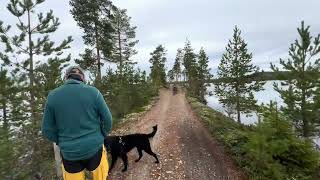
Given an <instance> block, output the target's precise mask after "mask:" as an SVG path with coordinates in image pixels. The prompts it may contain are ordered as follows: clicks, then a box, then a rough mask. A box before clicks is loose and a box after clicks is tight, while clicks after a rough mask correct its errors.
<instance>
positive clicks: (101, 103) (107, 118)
mask: <svg viewBox="0 0 320 180" xmlns="http://www.w3.org/2000/svg"><path fill="white" fill-rule="evenodd" d="M97 106H98V112H99V116H100V120H101V121H102V123H103V124H102V125H103V127H104V131H105V133H106V134H108V133H109V132H110V129H111V127H112V115H111V112H110V110H109V108H108V106H107V104H106V101H105V100H104V98H103V96H102V94H101V93H100V92H99V91H98V99H97Z"/></svg>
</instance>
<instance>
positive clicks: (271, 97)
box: [206, 81, 283, 125]
mask: <svg viewBox="0 0 320 180" xmlns="http://www.w3.org/2000/svg"><path fill="white" fill-rule="evenodd" d="M273 83H277V84H279V83H280V81H267V82H266V84H265V85H264V90H262V91H259V92H256V93H255V94H254V96H255V98H256V99H257V100H258V104H259V105H260V104H261V103H264V104H266V103H269V102H270V101H275V102H277V103H278V104H279V106H280V105H282V104H283V100H282V99H281V97H280V95H279V93H278V92H276V91H275V90H274V89H273ZM208 90H209V91H212V92H213V91H214V85H213V84H211V86H210V87H209V88H208ZM206 100H207V102H208V106H209V107H211V108H213V109H215V110H218V111H220V112H222V113H224V114H226V112H225V110H224V108H223V107H222V104H221V103H220V102H219V98H218V97H217V96H216V95H215V94H214V92H213V95H212V96H206ZM241 122H242V123H243V124H246V125H249V124H254V123H256V122H258V117H257V115H256V114H251V116H250V117H246V115H245V114H241Z"/></svg>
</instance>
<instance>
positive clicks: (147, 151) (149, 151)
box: [144, 146, 159, 164]
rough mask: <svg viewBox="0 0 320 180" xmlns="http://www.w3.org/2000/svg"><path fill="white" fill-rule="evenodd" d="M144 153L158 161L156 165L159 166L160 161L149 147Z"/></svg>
mask: <svg viewBox="0 0 320 180" xmlns="http://www.w3.org/2000/svg"><path fill="white" fill-rule="evenodd" d="M144 151H145V152H146V153H148V154H150V155H151V156H153V157H154V158H155V159H156V161H155V163H157V164H158V163H159V159H158V157H157V155H156V154H155V153H154V152H152V150H151V147H150V146H147V147H146V149H144Z"/></svg>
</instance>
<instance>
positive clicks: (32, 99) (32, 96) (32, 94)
mask: <svg viewBox="0 0 320 180" xmlns="http://www.w3.org/2000/svg"><path fill="white" fill-rule="evenodd" d="M27 13H28V38H29V64H30V69H29V78H30V85H29V92H30V106H31V123H32V127H33V129H32V130H31V131H33V132H32V135H33V137H31V138H32V139H33V140H34V141H36V138H37V136H38V128H37V114H36V107H35V106H36V104H35V90H34V73H33V70H34V69H33V52H32V50H33V47H32V38H31V36H32V32H31V19H30V10H28V11H27ZM32 146H33V153H32V161H33V166H32V167H33V169H32V172H33V174H34V175H35V174H36V173H38V171H39V166H38V163H36V162H34V161H35V160H36V159H37V158H39V157H37V152H38V145H37V143H33V145H32Z"/></svg>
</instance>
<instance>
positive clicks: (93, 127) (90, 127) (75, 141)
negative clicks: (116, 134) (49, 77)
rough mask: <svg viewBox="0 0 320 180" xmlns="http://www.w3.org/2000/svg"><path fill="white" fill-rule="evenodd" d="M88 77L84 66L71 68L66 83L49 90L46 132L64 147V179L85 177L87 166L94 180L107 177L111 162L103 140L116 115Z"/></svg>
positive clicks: (74, 179)
mask: <svg viewBox="0 0 320 180" xmlns="http://www.w3.org/2000/svg"><path fill="white" fill-rule="evenodd" d="M84 79H85V78H84V71H83V70H82V69H81V68H80V67H78V66H73V67H70V68H69V69H68V70H67V71H66V75H65V83H64V84H63V85H62V86H60V87H58V88H56V89H54V90H53V91H51V92H50V93H49V95H48V98H47V103H46V106H45V111H44V117H43V122H42V134H43V135H44V136H45V137H46V138H47V139H49V140H50V141H52V142H55V143H56V144H57V145H58V146H59V147H60V150H61V156H62V162H63V163H62V171H63V178H64V180H85V173H84V170H85V169H86V170H88V171H91V172H92V175H93V179H94V180H106V178H107V175H108V169H109V165H108V161H107V153H106V150H105V147H104V145H103V140H104V135H107V134H108V133H109V131H110V129H111V125H112V123H111V122H112V117H111V113H110V111H109V108H108V106H107V104H106V102H105V100H104V98H103V96H102V94H101V93H100V91H99V90H98V89H96V88H95V87H92V86H88V85H86V84H84Z"/></svg>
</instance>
